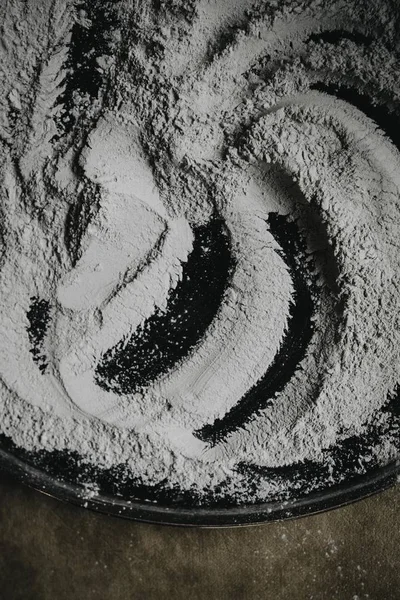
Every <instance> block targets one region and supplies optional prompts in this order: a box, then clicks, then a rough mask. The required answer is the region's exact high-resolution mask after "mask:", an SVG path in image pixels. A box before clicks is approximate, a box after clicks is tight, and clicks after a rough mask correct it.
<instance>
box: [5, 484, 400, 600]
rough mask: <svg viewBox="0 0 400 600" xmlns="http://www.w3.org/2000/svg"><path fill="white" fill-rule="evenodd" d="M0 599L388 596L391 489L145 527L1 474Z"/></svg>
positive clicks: (393, 557)
mask: <svg viewBox="0 0 400 600" xmlns="http://www.w3.org/2000/svg"><path fill="white" fill-rule="evenodd" d="M0 494H1V500H0V590H1V598H2V600H20V599H21V600H47V599H49V600H50V599H51V600H64V599H65V600H70V599H71V598H88V599H90V598H93V599H96V600H103V599H104V600H109V599H111V598H112V599H113V600H120V599H121V600H122V599H123V600H125V599H128V598H129V600H136V599H138V600H142V599H143V600H153V599H154V600H158V599H160V600H161V599H164V598H165V599H171V600H180V599H182V600H183V599H184V600H186V599H187V598H190V600H196V599H199V600H203V599H207V600H210V599H215V600H225V599H227V600H228V599H229V600H236V599H243V600H258V599H260V600H269V599H270V598H271V599H274V600H283V599H285V600H286V599H290V600H297V599H299V600H305V599H307V600H308V599H309V600H311V599H312V600H325V599H326V600H392V599H393V600H397V599H398V598H399V597H400V593H399V589H400V570H399V568H398V565H399V559H398V546H399V543H400V527H399V514H400V487H399V486H398V487H397V488H395V489H392V490H388V491H386V492H383V493H382V494H380V495H378V496H374V497H372V498H369V499H366V500H363V501H361V502H358V503H356V504H353V505H351V506H347V507H345V508H342V509H339V510H335V511H331V512H328V513H323V514H320V515H315V516H312V517H307V518H303V519H299V520H295V521H287V522H282V523H272V524H267V525H262V526H255V527H248V528H237V529H209V530H205V529H189V528H172V527H163V526H154V525H146V524H142V523H134V522H130V521H124V520H122V519H116V518H111V517H106V516H103V515H100V514H95V513H92V512H89V511H87V510H83V509H80V508H77V507H74V506H70V505H66V504H63V503H61V502H58V501H56V500H54V499H52V498H49V497H47V496H44V495H42V494H39V493H38V492H35V491H33V490H30V489H28V488H26V487H23V486H21V485H19V484H15V483H13V482H12V481H11V480H9V479H8V478H5V477H4V476H1V479H0Z"/></svg>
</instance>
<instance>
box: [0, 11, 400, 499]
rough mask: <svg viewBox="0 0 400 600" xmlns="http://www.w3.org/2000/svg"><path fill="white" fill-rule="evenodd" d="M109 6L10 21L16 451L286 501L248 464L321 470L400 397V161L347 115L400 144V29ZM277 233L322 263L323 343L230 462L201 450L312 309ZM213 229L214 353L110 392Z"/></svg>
mask: <svg viewBox="0 0 400 600" xmlns="http://www.w3.org/2000/svg"><path fill="white" fill-rule="evenodd" d="M95 4H96V3H95V2H93V1H92V0H86V2H83V3H81V2H79V3H74V2H72V1H69V0H55V1H52V2H50V0H46V1H45V0H40V2H39V0H38V2H31V3H29V6H28V5H27V4H26V2H23V1H22V0H15V1H14V2H13V3H5V6H3V7H2V8H0V13H1V16H2V22H3V31H2V38H1V41H2V44H1V53H2V55H3V57H2V62H1V66H0V69H1V80H2V82H3V83H2V94H1V98H0V140H1V147H0V161H1V169H0V190H1V191H0V193H1V205H2V209H1V210H2V213H1V216H2V229H1V231H2V239H1V245H2V251H1V258H0V340H1V342H0V375H1V384H0V385H1V403H0V431H1V432H2V433H3V434H4V435H6V436H7V437H9V438H11V439H12V440H13V442H14V443H15V444H16V445H17V446H21V447H23V448H25V449H28V450H30V451H35V450H40V449H43V450H48V451H52V450H55V449H56V450H68V451H75V452H77V453H78V454H79V455H80V456H81V457H82V461H84V462H87V463H92V464H95V465H97V466H99V467H102V468H110V467H112V466H115V465H118V464H121V463H122V464H124V465H125V466H126V468H127V469H128V470H129V472H130V473H131V475H132V477H137V478H139V479H140V480H141V481H142V482H143V483H144V484H148V485H154V484H158V483H159V482H166V483H165V485H167V486H178V487H179V489H182V490H193V489H195V490H197V491H198V493H200V494H201V493H202V491H204V490H206V491H210V490H211V492H213V490H214V489H216V488H217V486H219V485H221V484H222V483H226V482H227V481H229V484H228V487H229V491H230V493H234V494H237V495H238V496H239V497H240V498H241V499H242V501H249V500H266V499H268V498H270V497H272V496H273V494H274V493H275V492H276V489H275V487H274V486H275V484H274V483H273V482H270V483H268V480H266V481H265V482H264V485H263V486H260V487H259V489H258V490H257V491H254V490H252V489H250V488H249V484H248V479H247V477H246V475H245V474H243V472H242V471H241V470H240V469H238V468H237V467H238V465H239V464H244V463H249V464H253V465H256V466H257V467H268V468H276V467H283V466H290V465H293V464H296V463H299V462H301V461H307V460H308V461H315V462H321V461H323V460H324V456H325V454H324V453H325V451H326V450H328V449H329V448H332V447H334V446H335V444H336V443H338V442H339V441H340V440H344V439H346V438H348V437H349V436H355V435H362V433H363V431H364V430H365V429H366V428H367V426H368V424H369V423H370V421H371V418H374V415H376V414H377V411H379V409H380V408H381V407H382V406H383V405H384V404H385V403H386V402H387V400H388V397H389V396H390V395H391V394H392V393H393V392H394V390H395V389H396V386H397V384H398V383H399V381H400V368H399V365H400V324H399V318H400V317H399V315H400V310H399V308H400V300H399V298H400V252H399V249H400V241H399V240H400V237H399V231H400V153H399V151H398V149H397V148H396V146H395V144H394V141H395V140H394V137H393V138H392V140H393V141H391V139H390V137H389V136H390V133H391V132H390V131H388V132H387V133H388V134H389V136H388V135H385V134H384V133H383V132H382V131H381V130H380V128H379V127H378V126H377V123H376V122H374V120H372V119H371V118H370V116H368V115H367V114H366V112H365V111H362V110H360V106H358V107H357V106H356V103H355V104H353V103H352V102H351V99H350V100H348V101H347V100H346V99H344V96H343V94H342V96H341V97H339V96H340V90H342V92H343V90H352V93H353V96H354V94H358V96H357V97H358V98H361V97H362V98H368V99H369V100H370V105H371V106H372V107H374V106H375V105H383V106H384V107H385V109H386V110H387V111H389V113H388V114H389V117H390V119H392V122H393V125H392V126H393V129H396V128H398V120H397V121H396V116H397V115H398V112H396V111H398V109H399V106H400V104H399V102H400V98H399V94H400V88H399V87H398V84H397V81H398V80H399V76H400V72H399V65H398V52H399V50H400V48H399V44H400V36H399V21H398V18H399V14H400V11H398V9H397V8H395V7H394V6H393V3H391V2H389V0H387V1H385V2H382V0H379V2H378V1H377V0H369V1H366V2H363V3H362V6H361V5H360V3H357V2H342V1H337V0H335V1H333V2H332V1H329V2H328V1H324V0H309V1H307V0H304V1H293V2H292V1H291V2H288V1H285V0H282V1H279V0H278V1H274V2H255V3H253V2H246V1H245V0H243V1H239V0H238V1H236V2H233V3H232V2H230V1H224V2H222V1H221V2H218V3H215V2H212V1H211V0H198V1H197V2H196V1H194V0H189V2H187V1H183V0H182V1H180V0H176V1H172V0H168V1H167V0H165V1H163V0H161V1H159V2H155V1H154V2H151V1H150V0H149V1H147V2H139V1H134V0H121V1H119V2H104V3H102V8H101V9H98V10H97V9H96V7H95ZM83 7H85V8H83ZM85 32H86V34H85ZM88 40H89V41H88ZM85 44H86V46H85ZM88 44H89V45H88ZM90 44H92V45H90ZM77 52H78V55H79V56H81V57H82V56H83V59H82V58H80V59H79V60H78V59H77ZM79 53H80V54H79ZM335 90H336V91H337V90H339V91H337V93H335ZM346 98H350V96H349V93H348V95H347V97H346ZM271 213H278V214H279V215H284V216H287V219H288V220H289V222H296V223H297V226H298V228H299V230H300V232H301V233H302V236H303V237H304V239H305V243H306V252H305V253H304V256H303V258H302V260H304V261H307V260H308V261H310V264H311V263H312V265H313V267H312V269H311V271H312V272H313V275H311V276H310V279H309V285H310V286H314V287H316V289H317V291H316V292H315V296H316V297H317V299H318V300H317V301H316V305H315V311H314V312H313V314H312V323H313V335H312V338H311V340H310V342H309V344H308V346H307V350H306V353H305V355H304V356H303V357H301V360H300V361H299V364H298V365H297V368H296V370H295V371H294V374H293V376H292V377H291V378H290V380H289V381H288V382H287V383H286V385H285V386H284V387H283V389H281V390H279V391H278V392H277V393H276V394H275V397H274V398H272V399H268V398H266V399H265V400H266V402H265V405H264V406H263V407H261V408H260V409H258V410H257V411H256V412H255V413H254V414H253V416H252V417H251V418H250V419H248V420H247V421H246V422H244V423H243V425H242V426H240V427H236V428H233V429H232V431H229V432H228V433H227V434H226V435H225V436H223V437H221V439H219V440H218V441H217V442H216V443H210V441H207V440H203V439H202V438H201V436H198V435H196V432H197V431H198V430H201V428H204V427H206V426H207V425H208V424H210V423H213V422H215V421H216V420H222V419H223V418H224V415H226V414H227V413H229V411H232V410H234V407H235V406H236V405H237V404H238V403H239V401H240V400H241V399H242V398H243V397H244V396H245V394H246V393H247V392H248V391H249V390H250V389H251V388H252V386H254V385H256V384H257V382H258V381H259V380H260V378H261V377H262V376H263V375H264V373H265V372H266V371H267V369H268V367H269V366H270V365H271V364H272V363H273V362H274V359H275V358H276V356H277V355H278V352H279V349H280V347H281V344H282V342H283V340H284V338H285V334H286V332H287V330H288V327H289V318H290V314H291V310H292V306H293V304H294V303H295V302H296V290H295V282H294V280H293V273H292V271H291V269H290V268H289V267H288V264H287V260H286V259H285V256H284V255H283V253H282V251H281V248H280V245H279V242H278V241H277V239H276V238H275V237H274V235H273V234H272V233H271V227H270V224H269V215H270V214H271ZM215 215H218V218H219V219H220V220H221V221H222V222H223V223H224V227H225V228H226V231H227V232H228V237H229V240H230V252H231V255H232V265H234V266H233V267H232V268H231V269H230V271H229V278H228V280H227V285H226V289H225V291H224V293H223V295H222V298H221V302H220V305H219V307H218V310H217V311H216V314H215V316H214V318H213V319H212V321H211V324H210V326H209V327H208V328H207V330H206V332H205V333H204V335H202V336H201V339H200V340H198V341H197V342H196V344H195V345H194V347H193V348H191V349H190V351H189V352H188V353H187V355H186V356H184V357H183V358H180V359H179V360H177V361H176V363H175V364H174V366H173V367H172V368H169V369H167V370H166V372H164V373H159V374H157V376H155V377H154V378H153V379H152V380H151V381H149V382H148V383H147V384H146V385H145V386H143V387H142V388H141V389H136V390H134V391H132V393H126V391H124V390H122V391H121V390H118V389H117V388H116V387H115V386H114V387H112V386H111V388H110V387H109V388H107V387H105V386H101V385H99V381H98V378H97V375H96V369H97V366H98V364H99V362H100V361H101V360H102V358H103V357H104V356H105V355H106V354H107V352H109V351H110V349H112V348H113V347H115V346H116V345H118V344H119V343H121V342H122V344H124V343H125V344H128V340H129V338H130V337H131V336H132V335H134V334H135V332H136V331H140V330H141V329H140V328H143V326H144V324H145V323H146V321H147V320H149V319H151V318H152V315H154V313H157V314H163V313H165V311H167V309H168V302H169V299H170V298H171V294H173V293H174V292H176V291H177V290H178V289H180V288H179V286H180V285H181V283H182V281H183V279H184V271H185V266H186V265H187V264H188V262H189V261H190V256H191V253H192V252H193V251H194V248H195V232H196V228H201V227H206V226H207V224H209V223H210V222H211V221H212V219H214V218H215ZM203 250H204V252H207V248H205V249H203ZM303 266H304V265H303ZM313 278H314V279H315V281H314V282H313V281H312V279H313ZM199 285H200V287H201V285H202V281H201V280H200V282H199ZM35 299H39V300H35ZM35 301H37V302H38V301H44V303H45V304H44V305H43V306H45V307H46V311H47V312H46V319H45V325H43V324H42V325H41V328H42V329H41V330H40V326H39V330H38V331H41V332H42V333H41V335H40V336H39V337H38V335H39V334H38V333H37V331H36V330H35V325H32V322H31V323H30V321H29V314H30V313H29V310H31V314H33V313H32V310H33V309H32V306H34V304H32V303H33V302H35ZM41 318H42V321H43V315H42V317H41ZM305 318H306V315H305V316H304V319H305ZM30 328H31V329H30ZM28 331H32V332H33V333H32V334H31V337H30V336H29V335H28ZM35 331H36V333H35ZM35 335H36V338H35V337H34V336H35ZM32 336H33V337H32ZM32 340H33V341H34V342H35V340H36V349H34V350H33V349H32ZM124 340H125V342H124ZM154 344H155V345H157V338H155V339H154ZM40 365H41V367H42V368H39V366H40ZM267 400H269V401H268V402H267ZM394 453H395V449H394V448H393V447H392V445H391V444H390V443H388V442H385V445H384V451H383V450H382V460H387V459H388V458H392V457H393V454H394Z"/></svg>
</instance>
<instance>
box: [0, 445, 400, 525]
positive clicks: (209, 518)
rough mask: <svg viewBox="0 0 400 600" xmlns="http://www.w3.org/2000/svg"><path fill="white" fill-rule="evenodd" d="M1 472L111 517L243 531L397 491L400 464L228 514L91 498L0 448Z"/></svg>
mask: <svg viewBox="0 0 400 600" xmlns="http://www.w3.org/2000/svg"><path fill="white" fill-rule="evenodd" d="M0 472H2V473H5V474H7V475H9V476H10V477H11V479H13V480H14V481H17V482H19V483H22V484H24V485H27V486H29V487H30V488H32V489H35V490H37V491H39V492H41V493H43V494H45V495H47V496H50V497H52V498H55V499H57V500H61V501H63V502H66V503H70V504H73V505H75V506H80V507H82V508H88V509H90V510H92V511H95V512H98V513H102V514H105V515H108V516H115V517H122V518H125V519H130V520H133V521H141V522H145V523H153V524H159V525H174V526H188V527H205V528H219V527H238V526H241V527H243V526H248V525H259V524H262V523H267V522H274V521H282V520H286V519H294V518H299V517H303V516H308V515H314V514H318V513H321V512H325V511H328V510H332V509H335V508H339V507H341V506H345V505H348V504H351V503H353V502H356V501H358V500H361V499H363V498H367V497H369V496H372V495H374V494H377V493H379V492H381V491H383V490H385V489H387V488H389V487H392V486H394V485H395V483H396V482H397V481H398V477H399V474H400V459H398V460H394V461H392V462H390V463H388V464H387V465H385V466H382V467H377V468H375V469H374V470H372V471H371V472H367V473H365V474H364V475H359V476H358V477H357V478H355V479H353V480H350V481H346V482H343V484H338V485H335V486H332V487H328V488H326V489H325V490H323V491H318V492H315V493H310V494H308V495H306V496H304V497H300V498H298V499H292V500H288V501H284V502H263V503H256V504H244V505H242V506H239V507H228V508H219V507H216V508H212V507H198V508H190V509H189V508H188V509H185V508H182V507H171V506H167V505H157V504H155V503H153V502H143V501H139V500H124V499H122V498H118V497H113V496H109V495H105V494H98V495H97V494H96V495H94V496H92V497H88V493H87V490H86V489H85V487H84V486H83V485H79V484H72V483H67V482H65V481H62V480H61V479H56V478H55V477H52V476H50V475H48V474H47V473H45V472H43V471H41V470H40V469H38V468H35V467H34V466H32V465H30V464H28V463H26V462H25V461H23V460H21V459H19V458H17V457H16V456H14V455H13V454H12V453H10V452H7V451H5V450H3V449H1V448H0Z"/></svg>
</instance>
